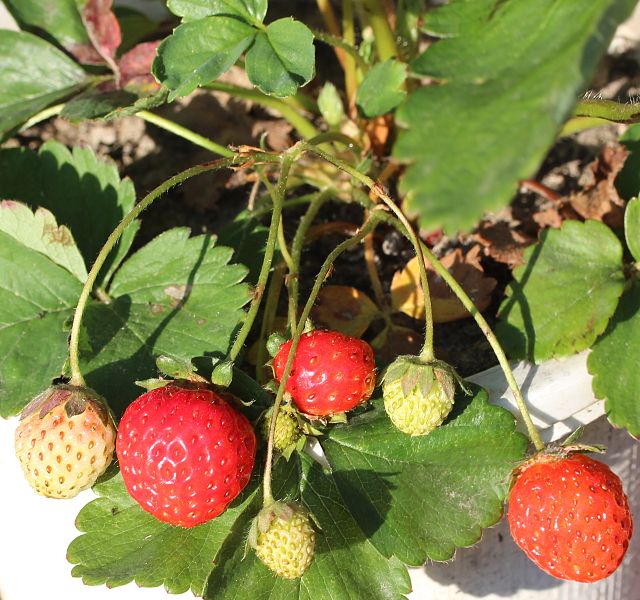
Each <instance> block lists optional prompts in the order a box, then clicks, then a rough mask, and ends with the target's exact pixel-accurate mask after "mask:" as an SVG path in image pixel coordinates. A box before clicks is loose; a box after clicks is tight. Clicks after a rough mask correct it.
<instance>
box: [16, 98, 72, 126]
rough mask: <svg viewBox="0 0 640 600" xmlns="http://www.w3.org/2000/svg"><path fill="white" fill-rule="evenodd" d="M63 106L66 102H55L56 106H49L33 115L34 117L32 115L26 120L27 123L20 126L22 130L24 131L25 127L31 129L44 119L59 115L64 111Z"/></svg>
mask: <svg viewBox="0 0 640 600" xmlns="http://www.w3.org/2000/svg"><path fill="white" fill-rule="evenodd" d="M63 108H64V104H55V105H54V106H49V107H48V108H45V109H44V110H41V111H40V112H39V113H37V114H35V115H33V117H31V118H30V119H29V120H28V121H25V123H24V124H23V125H22V126H21V127H20V131H21V132H22V131H24V130H25V129H29V128H30V127H33V126H34V125H37V124H38V123H41V122H42V121H46V120H47V119H50V118H51V117H55V116H57V115H59V114H60V113H61V112H62V109H63Z"/></svg>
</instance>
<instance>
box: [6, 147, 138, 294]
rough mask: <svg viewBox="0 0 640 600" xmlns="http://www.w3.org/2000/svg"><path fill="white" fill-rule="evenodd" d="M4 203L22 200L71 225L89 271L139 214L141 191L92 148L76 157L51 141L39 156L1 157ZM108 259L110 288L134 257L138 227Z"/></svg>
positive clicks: (9, 153)
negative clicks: (134, 212) (122, 225)
mask: <svg viewBox="0 0 640 600" xmlns="http://www.w3.org/2000/svg"><path fill="white" fill-rule="evenodd" d="M0 198H4V199H12V200H19V201H22V202H25V203H27V204H28V205H29V206H30V207H31V208H32V209H35V208H36V207H38V206H41V207H43V208H46V209H48V210H50V211H51V212H52V213H53V214H54V215H55V217H56V219H57V221H58V223H60V224H61V225H66V226H67V227H68V228H69V229H70V230H71V233H72V234H73V237H74V239H75V241H76V243H77V245H78V248H79V249H80V251H81V253H82V255H83V257H84V260H85V264H86V265H92V264H93V262H94V260H95V258H96V256H97V255H98V252H99V251H100V248H101V247H102V245H103V244H104V242H105V241H106V239H107V237H108V236H109V234H110V233H111V231H112V230H113V229H114V227H115V226H116V225H117V224H118V223H119V222H120V221H121V220H122V218H123V217H124V216H125V215H126V214H127V213H128V212H129V211H130V210H131V209H132V208H133V205H134V203H135V190H134V188H133V184H132V183H131V181H130V180H129V179H123V180H121V179H120V176H119V174H118V170H117V169H116V167H115V165H111V164H108V163H105V162H102V161H101V160H99V159H98V158H97V157H96V156H95V154H93V152H92V151H91V150H89V149H88V148H79V147H77V148H74V149H73V152H70V151H69V150H68V149H67V148H66V147H65V146H63V145H62V144H60V143H58V142H55V141H49V142H46V143H45V144H43V146H42V147H41V148H40V151H39V152H38V153H37V154H36V153H35V152H32V151H31V150H28V149H26V148H20V149H16V148H12V149H9V150H3V151H2V152H0ZM132 225H133V226H132V227H130V228H128V230H127V231H126V232H125V234H124V235H123V237H122V238H121V240H120V242H119V244H118V246H117V247H116V249H115V250H114V251H113V252H112V253H111V255H110V256H109V258H108V259H107V262H106V265H105V268H104V269H103V271H102V273H101V277H100V279H99V284H100V283H102V284H104V283H105V282H106V281H108V279H109V277H110V276H111V274H112V273H113V271H114V270H115V268H116V267H117V266H118V264H119V262H120V261H121V260H122V258H123V257H124V255H125V254H126V253H127V252H128V250H129V248H130V246H131V242H132V241H133V237H134V235H135V232H136V230H137V228H138V223H135V224H132Z"/></svg>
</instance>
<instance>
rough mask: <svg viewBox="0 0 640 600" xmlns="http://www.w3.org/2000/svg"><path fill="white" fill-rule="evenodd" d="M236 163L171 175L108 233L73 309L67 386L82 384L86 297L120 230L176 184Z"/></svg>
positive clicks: (233, 160) (218, 162) (223, 161)
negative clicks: (80, 358)
mask: <svg viewBox="0 0 640 600" xmlns="http://www.w3.org/2000/svg"><path fill="white" fill-rule="evenodd" d="M241 160H242V161H244V160H246V159H245V158H242V159H241ZM237 162H240V159H239V158H237V157H233V158H224V159H218V160H215V161H211V162H208V163H204V164H201V165H196V166H195V167H191V168H189V169H186V170H184V171H182V172H180V173H178V174H177V175H174V176H173V177H171V178H170V179H167V181H165V182H164V183H161V184H160V185H159V186H158V187H156V188H155V189H154V190H153V191H151V192H150V193H149V194H147V195H146V196H145V197H144V198H143V199H142V200H141V201H140V202H139V203H138V204H136V205H135V206H134V207H133V208H132V209H131V211H130V212H129V213H128V214H127V215H125V217H124V218H123V219H122V221H120V223H118V225H117V226H116V228H115V229H114V230H113V231H112V232H111V234H110V235H109V237H108V238H107V241H106V242H105V243H104V246H102V248H101V250H100V252H99V253H98V256H97V257H96V260H95V262H94V263H93V266H92V267H91V270H90V271H89V274H88V275H87V280H86V281H85V283H84V286H83V287H82V290H81V292H80V297H79V298H78V305H77V306H76V310H75V313H74V315H73V324H72V325H71V334H70V340H69V365H70V367H71V385H78V386H83V385H86V384H85V381H84V377H83V376H82V371H81V370H80V360H79V350H78V346H79V342H80V327H81V324H82V317H83V315H84V311H85V308H86V305H87V301H88V299H89V295H90V294H91V291H92V289H93V286H94V284H95V282H96V279H97V277H98V274H99V273H100V269H101V268H102V266H103V265H104V262H105V260H106V259H107V257H108V256H109V253H110V252H111V250H112V249H113V247H114V246H115V245H116V243H117V241H118V240H119V239H120V236H121V235H122V233H123V232H124V230H125V229H126V228H127V227H128V226H129V224H130V223H131V222H132V221H133V220H134V219H136V218H137V217H138V216H139V215H140V213H142V211H143V210H145V209H146V208H147V207H148V206H149V205H151V203H152V202H153V201H154V200H156V198H158V197H160V196H162V194H164V193H165V192H167V191H168V190H170V189H171V188H172V187H175V186H176V185H179V184H181V183H183V182H184V181H186V180H187V179H190V178H191V177H195V176H196V175H199V174H200V173H205V172H207V171H213V170H217V169H222V168H224V167H228V166H231V165H233V164H235V163H237Z"/></svg>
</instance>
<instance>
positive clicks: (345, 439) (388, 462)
mask: <svg viewBox="0 0 640 600" xmlns="http://www.w3.org/2000/svg"><path fill="white" fill-rule="evenodd" d="M473 389H474V395H473V398H472V399H471V400H470V399H469V398H468V397H465V396H464V394H462V393H460V394H459V395H458V398H457V400H456V405H455V407H454V413H453V414H452V415H451V416H450V417H449V419H448V420H447V421H446V422H445V424H444V425H443V426H441V427H439V428H438V429H436V430H435V431H434V432H432V433H430V434H429V435H426V436H416V437H411V436H408V435H405V434H403V433H401V432H400V431H398V430H397V429H395V427H394V426H393V425H392V424H391V422H390V421H389V419H388V417H387V415H386V413H385V412H384V409H383V406H382V403H381V402H379V401H378V402H376V409H375V410H374V411H370V412H368V413H365V414H364V415H362V416H360V417H357V418H355V419H352V420H351V422H350V423H349V425H347V426H342V427H336V428H335V429H333V430H332V431H331V434H330V435H329V437H328V438H327V439H326V440H323V441H322V447H323V449H324V451H325V454H326V456H327V458H328V460H329V463H330V464H331V467H332V471H333V472H332V476H333V480H334V481H335V482H336V483H337V486H338V488H339V489H340V493H341V496H342V500H343V502H344V503H345V504H346V505H347V506H348V507H349V509H350V510H351V512H352V514H353V516H354V517H355V519H356V520H357V521H358V523H359V524H360V527H361V528H362V530H363V531H364V532H365V533H366V534H367V536H368V537H369V539H370V540H371V542H373V544H374V545H375V546H376V547H377V548H378V550H379V551H380V552H381V553H382V554H383V555H385V556H389V557H391V556H395V557H397V558H399V559H400V560H402V561H403V562H405V563H407V564H409V565H415V566H417V565H421V564H423V563H424V562H425V560H426V559H427V558H430V559H432V560H448V559H450V558H451V557H452V556H453V554H454V552H455V549H456V547H462V546H471V545H472V544H475V543H476V542H477V541H478V540H479V539H480V536H481V535H482V528H484V527H489V526H491V525H493V524H495V523H496V522H497V521H498V520H499V519H500V517H501V516H502V507H503V503H504V501H505V499H506V497H507V493H508V490H509V482H510V476H511V471H512V469H513V468H514V466H515V464H516V463H517V461H519V460H521V459H522V457H523V456H524V453H525V451H526V449H527V441H526V439H525V438H524V437H523V436H522V435H521V434H519V433H517V432H516V431H515V422H514V419H513V416H512V415H511V414H509V413H508V412H507V411H505V410H504V409H502V408H499V407H497V406H493V405H491V404H489V402H488V399H487V394H486V392H484V390H481V389H480V388H477V387H475V388H473ZM443 519H444V521H443Z"/></svg>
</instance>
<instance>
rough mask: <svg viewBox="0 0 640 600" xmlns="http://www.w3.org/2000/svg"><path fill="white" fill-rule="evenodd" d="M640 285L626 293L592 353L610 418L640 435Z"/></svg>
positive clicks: (592, 367) (597, 390)
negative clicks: (639, 359)
mask: <svg viewBox="0 0 640 600" xmlns="http://www.w3.org/2000/svg"><path fill="white" fill-rule="evenodd" d="M638 356H640V284H638V282H636V283H635V284H634V285H633V286H632V287H631V289H630V290H629V291H627V292H625V294H624V295H623V296H622V298H621V300H620V304H619V305H618V308H617V310H616V312H615V314H614V315H613V317H612V319H611V322H610V323H609V327H608V328H607V330H606V331H605V333H604V334H603V335H602V336H600V337H599V338H598V339H597V341H596V343H595V344H594V346H593V351H592V352H591V354H589V359H588V362H587V366H588V368H589V372H590V373H591V374H592V375H593V382H592V384H593V392H594V394H595V395H596V398H601V399H605V401H606V402H605V410H606V411H607V416H608V417H609V420H610V421H611V422H612V423H613V424H614V425H615V426H617V427H626V428H627V429H628V431H629V433H630V434H631V435H633V436H634V437H640V402H639V401H638V398H640V369H638Z"/></svg>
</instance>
